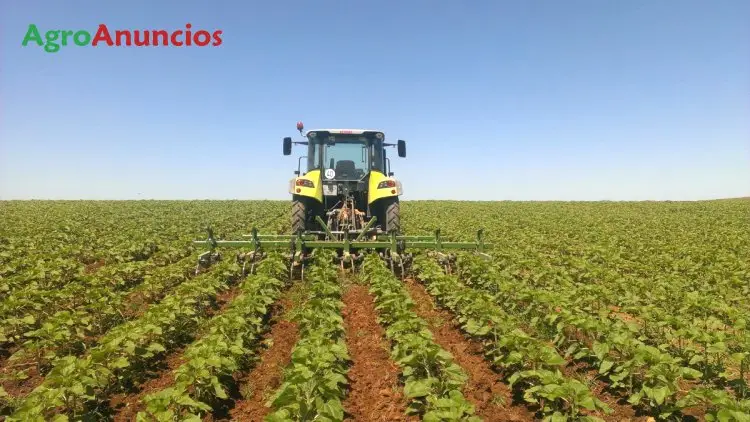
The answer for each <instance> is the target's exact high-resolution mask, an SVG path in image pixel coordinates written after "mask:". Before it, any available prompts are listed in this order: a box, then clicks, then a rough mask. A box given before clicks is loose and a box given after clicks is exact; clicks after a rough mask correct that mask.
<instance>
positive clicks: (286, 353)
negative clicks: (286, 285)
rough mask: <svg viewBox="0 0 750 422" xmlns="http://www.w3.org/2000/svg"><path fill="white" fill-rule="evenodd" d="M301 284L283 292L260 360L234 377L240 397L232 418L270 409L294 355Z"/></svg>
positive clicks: (254, 416)
mask: <svg viewBox="0 0 750 422" xmlns="http://www.w3.org/2000/svg"><path fill="white" fill-rule="evenodd" d="M300 290H301V284H300V283H296V284H295V285H294V286H292V287H291V288H290V289H289V290H287V291H286V292H284V294H283V296H282V298H281V299H280V301H279V305H280V306H278V307H275V308H274V310H273V314H272V316H271V321H270V324H271V330H270V331H269V332H268V333H266V335H264V336H263V339H262V340H261V341H262V343H263V344H264V345H267V347H268V348H267V349H265V350H263V352H262V353H261V354H260V359H259V361H258V364H257V365H255V367H254V368H253V369H252V371H250V372H249V373H246V374H237V375H236V376H235V379H236V380H237V385H239V386H240V393H241V394H242V396H241V397H238V398H237V400H235V403H234V407H233V408H232V409H231V410H230V411H229V416H230V418H231V419H232V420H238V421H262V420H263V418H264V417H265V416H266V415H267V414H269V413H270V412H271V409H270V408H268V407H266V400H268V398H269V397H270V396H271V395H272V394H273V393H274V391H276V389H277V388H279V386H281V382H282V380H283V370H284V367H285V366H286V365H287V364H289V362H290V361H291V357H292V348H293V347H294V345H295V343H297V339H298V338H299V332H298V329H297V324H296V323H294V322H291V321H290V320H289V319H290V316H291V311H292V310H293V309H295V308H296V307H297V305H298V300H299V299H298V296H299V292H300ZM204 420H209V421H210V420H226V418H224V417H221V416H218V415H208V416H207V417H206V418H205V419H204Z"/></svg>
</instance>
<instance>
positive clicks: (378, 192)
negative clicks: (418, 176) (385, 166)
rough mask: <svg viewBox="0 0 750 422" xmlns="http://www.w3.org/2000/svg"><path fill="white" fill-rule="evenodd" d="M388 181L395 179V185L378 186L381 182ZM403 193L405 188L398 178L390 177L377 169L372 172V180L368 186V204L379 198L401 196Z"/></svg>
mask: <svg viewBox="0 0 750 422" xmlns="http://www.w3.org/2000/svg"><path fill="white" fill-rule="evenodd" d="M387 181H393V182H394V184H395V186H392V187H380V188H378V186H379V185H380V184H381V183H383V182H387ZM402 193H403V190H402V189H401V182H399V181H398V180H396V179H394V178H393V177H388V176H386V175H385V174H384V173H381V172H379V171H377V170H372V171H371V172H370V182H369V184H368V188H367V204H368V205H372V204H373V203H374V202H375V201H377V200H379V199H383V198H390V197H394V196H400V195H401V194H402Z"/></svg>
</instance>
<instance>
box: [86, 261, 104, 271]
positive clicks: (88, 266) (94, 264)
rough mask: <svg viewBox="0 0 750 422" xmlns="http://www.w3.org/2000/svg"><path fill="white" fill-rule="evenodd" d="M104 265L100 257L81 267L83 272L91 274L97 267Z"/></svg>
mask: <svg viewBox="0 0 750 422" xmlns="http://www.w3.org/2000/svg"><path fill="white" fill-rule="evenodd" d="M103 266H104V260H103V259H100V260H98V261H96V262H92V263H91V264H86V266H85V267H84V268H83V272H84V274H93V273H95V272H96V271H97V270H98V269H99V268H101V267H103Z"/></svg>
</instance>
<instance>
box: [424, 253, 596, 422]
mask: <svg viewBox="0 0 750 422" xmlns="http://www.w3.org/2000/svg"><path fill="white" fill-rule="evenodd" d="M414 269H415V271H416V274H417V277H418V278H419V279H420V280H421V281H422V282H424V283H425V284H426V287H427V291H428V292H429V293H430V294H431V295H433V296H434V297H435V298H436V299H437V301H438V303H440V304H441V305H443V306H445V307H446V308H448V309H450V310H451V311H452V312H453V313H454V314H455V315H456V319H457V321H458V322H459V324H460V325H461V327H462V329H463V330H464V331H465V332H466V333H468V334H469V335H471V336H472V337H474V338H477V339H478V340H481V341H482V343H483V345H484V348H485V352H486V354H487V356H489V357H491V359H492V361H493V363H494V364H495V365H497V366H498V367H500V368H502V369H503V370H504V371H505V372H506V374H507V375H508V380H509V383H510V385H511V387H518V388H520V389H522V390H523V393H524V398H525V399H526V400H527V401H528V402H530V403H535V404H536V403H538V404H540V407H541V412H542V413H544V414H545V415H547V416H550V417H552V418H553V419H554V418H562V417H565V416H567V417H573V418H576V417H578V416H579V415H580V414H581V411H582V410H584V409H585V410H588V411H605V412H608V413H609V412H611V409H610V408H609V407H608V406H607V405H606V404H605V403H604V402H602V401H601V400H599V399H598V398H597V397H596V396H595V395H594V394H593V393H592V392H591V390H589V388H588V387H587V386H586V385H585V384H583V383H581V382H580V381H578V380H576V379H572V378H570V377H567V376H565V375H563V374H562V372H561V371H560V367H562V366H564V365H565V364H566V362H565V359H563V358H562V356H560V355H559V354H558V353H557V351H556V350H555V348H554V347H552V346H550V345H548V344H547V343H546V342H544V341H542V340H540V339H538V338H536V337H533V336H531V335H530V334H529V333H526V332H525V331H524V330H523V329H522V328H521V327H523V325H522V324H521V322H520V321H519V320H517V319H516V318H514V317H513V316H511V315H508V314H507V313H506V312H504V311H503V310H502V309H501V308H500V307H499V306H498V305H497V304H496V303H495V302H494V301H493V300H492V298H491V297H489V295H486V294H482V293H481V292H478V291H476V290H473V289H470V288H467V287H465V286H463V285H462V284H461V283H460V282H459V281H458V278H456V277H455V276H449V275H446V274H444V273H443V269H442V268H441V266H440V265H438V264H437V263H436V262H435V260H434V259H432V258H430V257H427V256H424V255H421V256H418V257H417V258H416V259H415V262H414Z"/></svg>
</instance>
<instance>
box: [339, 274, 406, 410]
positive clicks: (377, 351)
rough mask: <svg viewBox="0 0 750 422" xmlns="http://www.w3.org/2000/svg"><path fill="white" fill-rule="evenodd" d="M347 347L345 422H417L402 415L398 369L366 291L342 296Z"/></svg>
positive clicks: (354, 287) (403, 405) (356, 290)
mask: <svg viewBox="0 0 750 422" xmlns="http://www.w3.org/2000/svg"><path fill="white" fill-rule="evenodd" d="M342 299H343V301H344V309H343V311H342V314H343V317H344V329H345V330H346V346H347V349H348V350H349V355H350V356H351V359H352V366H351V367H350V368H349V373H348V378H349V380H350V387H351V390H350V391H349V394H348V396H347V398H346V400H344V403H343V405H344V409H345V411H346V413H347V416H348V417H347V418H346V420H351V421H405V420H408V421H417V420H419V418H416V417H407V416H406V415H405V412H406V407H407V402H406V399H405V397H404V395H403V389H402V387H401V386H400V385H399V381H398V376H399V373H400V369H399V367H398V366H397V365H396V364H395V363H394V362H393V361H392V360H391V359H390V353H389V350H390V344H389V342H388V341H387V340H386V338H385V331H384V330H383V328H382V327H381V326H380V325H379V324H378V320H377V318H378V315H377V311H376V310H375V304H374V303H373V299H372V296H370V293H369V292H368V291H367V288H366V287H364V286H360V285H352V286H350V287H349V288H348V289H347V290H346V292H345V293H344V296H343V298H342Z"/></svg>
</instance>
